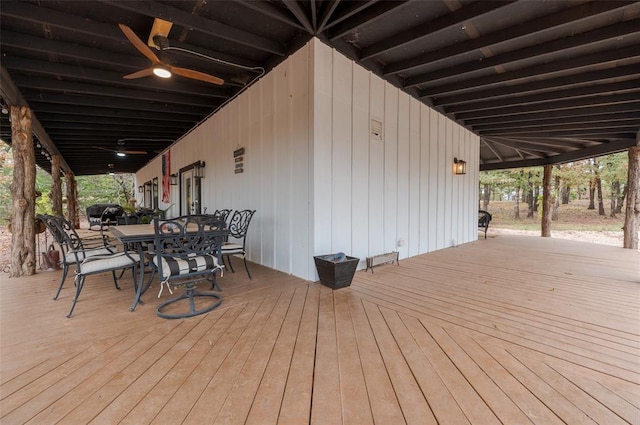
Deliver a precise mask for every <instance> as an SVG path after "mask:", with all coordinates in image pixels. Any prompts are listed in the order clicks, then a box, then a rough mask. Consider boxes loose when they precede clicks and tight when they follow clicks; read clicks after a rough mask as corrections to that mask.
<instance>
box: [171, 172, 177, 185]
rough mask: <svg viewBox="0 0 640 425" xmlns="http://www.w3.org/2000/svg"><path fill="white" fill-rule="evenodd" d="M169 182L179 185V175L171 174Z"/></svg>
mask: <svg viewBox="0 0 640 425" xmlns="http://www.w3.org/2000/svg"><path fill="white" fill-rule="evenodd" d="M169 183H171V186H177V185H178V175H177V174H171V175H170V176H169Z"/></svg>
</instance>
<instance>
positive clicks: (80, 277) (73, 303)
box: [67, 275, 85, 318]
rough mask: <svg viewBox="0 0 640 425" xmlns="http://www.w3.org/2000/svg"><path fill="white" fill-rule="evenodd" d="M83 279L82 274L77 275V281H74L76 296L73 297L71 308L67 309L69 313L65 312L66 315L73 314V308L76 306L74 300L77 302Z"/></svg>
mask: <svg viewBox="0 0 640 425" xmlns="http://www.w3.org/2000/svg"><path fill="white" fill-rule="evenodd" d="M84 279H85V277H84V276H82V275H79V276H77V282H76V296H75V297H73V302H72V303H71V310H69V314H67V317H68V318H69V317H71V315H72V314H73V309H74V308H75V307H76V302H78V297H79V296H80V292H81V291H82V287H83V286H84Z"/></svg>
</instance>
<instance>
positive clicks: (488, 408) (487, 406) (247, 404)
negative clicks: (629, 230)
mask: <svg viewBox="0 0 640 425" xmlns="http://www.w3.org/2000/svg"><path fill="white" fill-rule="evenodd" d="M237 269H239V270H237V272H236V273H235V274H233V273H230V272H229V273H226V274H225V276H224V277H223V278H221V279H220V285H221V286H222V288H223V292H222V295H223V298H224V302H223V304H222V306H221V307H219V308H218V309H216V310H214V311H213V312H211V313H209V314H206V315H201V316H198V317H194V318H191V319H185V320H164V319H159V318H157V317H156V316H155V306H156V305H157V303H158V302H159V301H158V300H157V298H156V294H157V288H152V289H151V290H150V293H148V294H146V295H145V297H144V300H145V301H146V303H145V304H143V305H140V306H139V307H138V309H137V310H136V311H135V312H133V313H130V312H129V311H128V307H129V305H130V303H131V299H132V297H133V289H132V283H131V277H130V276H125V279H124V282H123V283H122V285H121V286H122V290H120V291H117V290H115V289H114V287H113V284H112V282H110V276H108V275H105V276H92V277H89V278H88V279H87V285H86V287H85V289H84V291H83V294H82V295H81V298H80V301H79V302H78V305H77V307H76V310H75V312H74V316H73V317H72V318H71V319H67V318H66V317H65V315H66V313H67V311H68V309H69V307H70V303H71V298H72V295H73V283H72V280H71V279H68V282H67V283H66V285H65V288H64V289H63V291H62V294H61V297H60V299H59V300H58V301H52V300H51V297H52V296H53V294H54V292H55V288H56V285H57V282H58V279H59V278H60V273H59V272H43V273H39V274H37V275H36V276H33V277H29V278H20V279H8V278H7V277H6V275H3V276H2V280H1V282H0V319H1V328H0V330H1V334H0V356H1V357H0V372H1V376H0V423H2V425H11V424H24V423H28V424H38V425H40V424H89V423H91V424H116V423H122V424H136V425H137V424H172V425H173V424H259V425H264V424H267V425H268V424H284V425H289V424H314V425H324V424H328V425H336V424H349V425H350V424H353V425H363V424H384V425H387V424H391V425H394V424H405V423H407V424H420V425H422V424H455V425H458V424H481V425H485V424H545V425H547V424H605V425H611V424H640V360H639V359H640V254H639V253H638V252H637V251H631V250H624V249H622V248H616V247H611V246H606V245H595V244H586V243H580V242H572V241H565V240H559V239H546V238H545V239H543V238H531V237H518V236H500V237H497V238H490V239H487V240H479V241H477V242H474V243H470V244H466V245H463V246H459V247H457V248H450V249H445V250H442V251H438V252H434V253H431V254H427V255H422V256H419V257H415V258H411V259H408V260H401V262H400V265H399V266H397V265H385V266H381V267H379V268H376V269H375V273H371V272H368V273H367V272H364V271H359V272H357V273H356V277H355V279H354V282H353V284H352V285H351V287H349V288H345V289H341V290H338V291H332V290H330V289H328V288H326V287H323V286H321V285H319V284H317V283H308V282H305V281H302V280H300V279H297V278H294V277H291V276H287V275H285V274H282V273H279V272H276V271H273V270H269V269H266V268H264V267H259V266H257V265H253V268H252V273H253V275H254V279H253V280H251V281H250V280H249V279H248V278H247V276H246V273H245V272H244V270H243V268H242V267H241V266H239V267H238V268H237ZM167 297H168V294H166V291H165V293H163V295H162V298H163V299H166V298H167Z"/></svg>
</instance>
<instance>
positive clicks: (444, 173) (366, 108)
mask: <svg viewBox="0 0 640 425" xmlns="http://www.w3.org/2000/svg"><path fill="white" fill-rule="evenodd" d="M312 43H313V44H312V48H313V53H312V55H313V59H314V62H315V63H314V66H313V68H312V69H313V72H314V79H313V80H314V82H315V84H316V87H315V91H314V93H315V96H314V101H313V108H314V111H313V118H314V125H313V128H314V137H313V152H314V162H313V166H314V167H315V168H316V170H315V172H314V187H315V188H316V190H315V193H314V199H313V203H314V206H315V207H314V211H315V214H316V216H320V217H319V220H318V219H316V229H315V235H316V238H315V245H314V250H315V252H316V253H318V254H325V253H333V252H338V251H342V252H345V253H347V254H348V255H353V256H356V257H359V258H360V259H361V260H364V258H365V257H367V256H371V255H376V254H382V253H385V252H389V251H394V250H398V251H399V252H400V258H406V257H408V256H414V255H418V254H422V253H426V252H429V251H433V250H437V249H442V248H447V247H450V246H452V245H458V244H462V243H466V242H470V241H473V240H476V239H477V228H476V225H475V223H476V221H477V196H478V189H477V187H478V172H477V170H478V167H479V159H478V158H479V139H478V136H476V135H474V134H473V133H471V132H470V131H468V130H466V129H465V128H463V127H461V126H459V125H458V124H457V123H455V122H454V121H452V120H450V119H448V118H447V117H445V116H444V115H442V114H440V113H438V112H436V111H434V110H432V109H431V108H429V107H427V106H425V105H423V104H421V103H420V102H418V101H417V100H416V99H414V98H412V97H411V96H409V95H407V94H406V93H404V92H402V91H401V90H399V89H397V88H396V87H394V86H392V85H391V84H388V83H386V82H384V81H383V80H382V79H381V78H379V77H378V76H376V75H374V74H372V73H370V72H368V71H366V70H365V69H363V68H362V67H361V66H359V65H357V64H356V63H354V62H353V61H351V60H349V59H347V58H345V57H344V56H343V55H342V54H340V53H339V52H337V51H335V50H333V49H331V48H330V47H328V46H326V45H325V44H323V43H322V42H320V41H318V40H314V41H313V42H312ZM373 121H377V122H381V123H382V137H381V138H378V137H376V136H375V135H374V134H372V131H371V130H372V129H371V126H372V122H373ZM454 157H457V158H460V159H464V160H465V161H467V174H466V175H463V176H456V175H454V174H453V158H454ZM329 160H330V162H329V163H328V162H327V161H329ZM361 266H362V264H361Z"/></svg>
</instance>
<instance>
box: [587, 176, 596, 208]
mask: <svg viewBox="0 0 640 425" xmlns="http://www.w3.org/2000/svg"><path fill="white" fill-rule="evenodd" d="M587 209H588V210H595V209H596V178H595V177H594V178H592V179H591V180H589V206H588V207H587Z"/></svg>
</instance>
